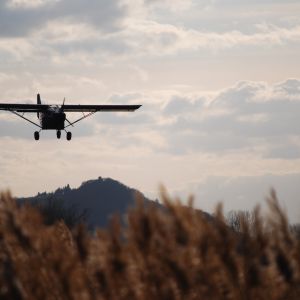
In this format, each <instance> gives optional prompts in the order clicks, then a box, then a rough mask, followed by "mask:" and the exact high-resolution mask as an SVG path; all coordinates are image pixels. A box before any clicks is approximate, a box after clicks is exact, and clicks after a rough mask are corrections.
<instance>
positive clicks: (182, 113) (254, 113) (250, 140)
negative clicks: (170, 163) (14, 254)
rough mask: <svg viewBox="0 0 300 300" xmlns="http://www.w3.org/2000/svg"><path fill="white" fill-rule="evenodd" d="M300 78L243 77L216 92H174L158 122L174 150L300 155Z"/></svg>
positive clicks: (169, 148) (270, 156)
mask: <svg viewBox="0 0 300 300" xmlns="http://www.w3.org/2000/svg"><path fill="white" fill-rule="evenodd" d="M299 111H300V80H297V79H291V80H287V81H285V82H283V83H280V84H275V85H268V84H266V83H260V82H245V81H244V82H239V83H238V84H236V85H235V86H233V87H231V88H228V89H225V90H223V91H221V92H220V93H218V94H216V95H215V96H214V97H211V98H209V97H207V98H206V99H205V97H204V96H202V97H201V96H199V97H196V98H189V97H184V96H181V97H180V98H178V97H171V98H170V100H169V101H168V103H167V104H166V105H165V107H164V109H163V110H162V113H163V114H164V116H165V119H166V120H169V122H165V123H164V124H163V125H162V126H158V127H159V129H158V130H160V131H161V132H162V134H163V135H164V136H165V138H166V139H167V140H168V141H169V142H168V150H169V151H172V152H175V153H178V154H182V153H186V152H195V151H196V152H197V151H200V152H208V153H223V154H224V153H226V152H228V151H229V152H230V151H241V150H243V151H246V150H247V151H249V150H250V151H254V152H255V151H259V152H260V153H261V155H263V156H264V157H266V158H267V157H269V158H284V159H296V158H297V159H298V158H300V139H299V136H300V128H299V126H298V123H299V116H298V112H299Z"/></svg>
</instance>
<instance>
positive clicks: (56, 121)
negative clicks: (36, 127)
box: [39, 106, 66, 130]
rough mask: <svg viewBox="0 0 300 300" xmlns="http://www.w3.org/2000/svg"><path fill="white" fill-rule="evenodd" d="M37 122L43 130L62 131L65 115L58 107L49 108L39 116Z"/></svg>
mask: <svg viewBox="0 0 300 300" xmlns="http://www.w3.org/2000/svg"><path fill="white" fill-rule="evenodd" d="M39 120H40V124H41V127H42V129H43V130H48V129H51V130H53V129H55V130H63V129H64V128H65V120H66V114H65V113H64V112H63V111H62V109H61V108H60V107H57V106H50V107H49V108H48V109H47V110H45V111H43V112H41V113H40V114H39Z"/></svg>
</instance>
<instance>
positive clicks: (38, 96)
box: [36, 94, 42, 118]
mask: <svg viewBox="0 0 300 300" xmlns="http://www.w3.org/2000/svg"><path fill="white" fill-rule="evenodd" d="M36 100H37V104H42V101H41V95H40V94H37V99H36ZM37 117H38V118H39V117H40V114H39V113H37Z"/></svg>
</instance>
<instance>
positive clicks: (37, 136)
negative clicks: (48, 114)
mask: <svg viewBox="0 0 300 300" xmlns="http://www.w3.org/2000/svg"><path fill="white" fill-rule="evenodd" d="M34 139H35V140H36V141H38V140H39V139H40V133H39V132H38V131H35V132H34Z"/></svg>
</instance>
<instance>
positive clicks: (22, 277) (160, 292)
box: [0, 192, 300, 300]
mask: <svg viewBox="0 0 300 300" xmlns="http://www.w3.org/2000/svg"><path fill="white" fill-rule="evenodd" d="M163 199H164V203H165V205H166V207H167V212H162V211H161V210H158V209H157V208H155V207H153V208H148V209H145V208H143V206H142V205H141V204H138V205H137V207H136V208H135V209H133V210H131V211H130V212H129V213H128V228H127V229H122V228H121V226H120V225H119V221H118V219H117V218H115V219H114V221H113V222H112V224H111V227H110V229H109V230H107V231H98V232H97V233H96V234H95V235H91V234H89V233H88V232H87V231H86V230H85V229H84V227H83V226H78V227H77V228H76V229H75V230H73V231H70V230H69V229H68V227H67V226H66V225H65V224H64V223H62V222H58V223H56V224H54V225H51V226H46V225H44V222H43V220H42V219H41V215H40V214H39V213H38V211H37V210H36V209H34V208H31V207H17V206H16V204H15V202H14V200H13V199H12V198H11V196H10V195H9V194H2V195H1V201H0V299H149V300H150V299H268V300H269V299H300V273H299V272H300V243H299V240H298V239H297V238H296V236H294V235H293V234H292V233H291V232H290V227H289V224H288V222H287V218H286V217H285V215H284V214H283V213H282V210H281V209H280V208H279V206H278V201H277V199H276V195H275V193H274V192H273V193H272V194H271V195H270V199H269V204H270V210H271V212H272V214H271V215H272V217H271V218H270V219H269V220H268V219H262V217H261V216H260V213H259V210H256V211H255V213H254V215H255V218H254V222H253V224H251V228H250V226H249V224H248V223H247V221H246V220H244V221H243V220H242V226H241V227H242V230H241V232H239V233H236V232H234V231H232V230H231V229H230V228H229V227H228V226H227V225H226V224H225V221H224V217H223V214H222V212H221V209H220V208H218V209H217V212H216V219H215V221H210V220H208V219H207V218H206V217H204V216H203V215H202V214H201V213H199V212H197V211H196V210H194V209H192V207H191V206H189V207H183V206H182V205H180V204H179V203H176V204H174V202H172V201H171V200H170V199H169V198H168V197H167V196H166V194H165V193H163Z"/></svg>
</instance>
